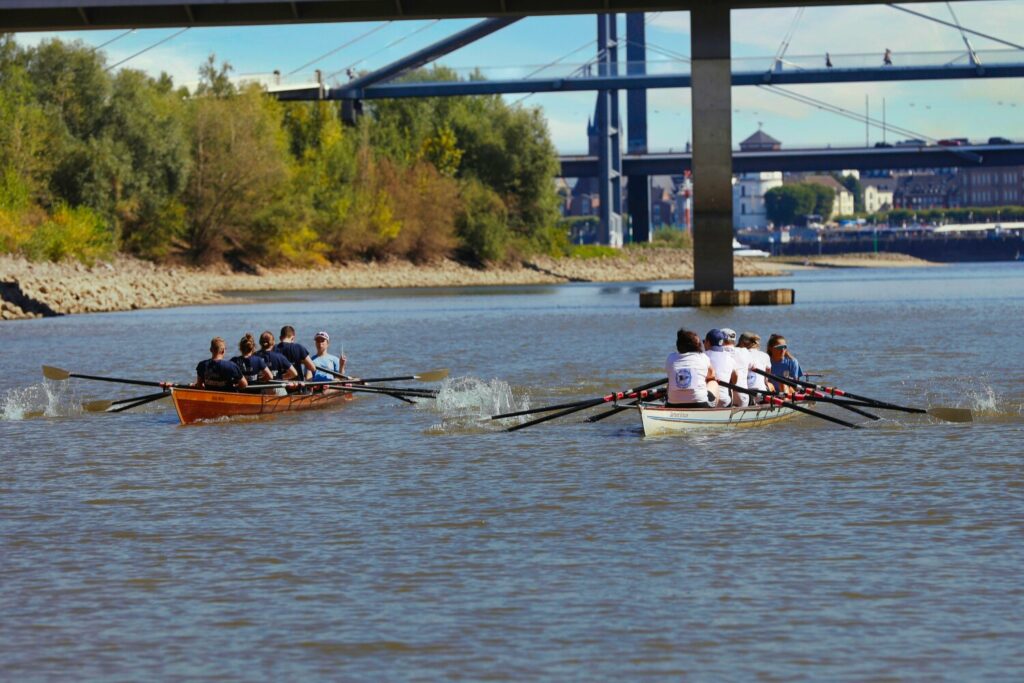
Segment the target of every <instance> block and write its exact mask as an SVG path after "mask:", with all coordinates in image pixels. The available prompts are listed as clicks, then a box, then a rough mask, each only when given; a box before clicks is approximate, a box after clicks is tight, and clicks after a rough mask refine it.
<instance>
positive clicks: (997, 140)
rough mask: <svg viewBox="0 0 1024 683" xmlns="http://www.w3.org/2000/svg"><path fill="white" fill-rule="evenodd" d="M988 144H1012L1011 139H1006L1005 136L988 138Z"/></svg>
mask: <svg viewBox="0 0 1024 683" xmlns="http://www.w3.org/2000/svg"><path fill="white" fill-rule="evenodd" d="M988 144H990V145H1012V144H1013V140H1007V139H1006V138H1000V137H994V138H989V139H988Z"/></svg>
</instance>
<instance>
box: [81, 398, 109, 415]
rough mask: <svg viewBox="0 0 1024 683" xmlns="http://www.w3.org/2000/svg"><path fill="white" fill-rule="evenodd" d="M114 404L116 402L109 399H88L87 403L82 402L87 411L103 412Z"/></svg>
mask: <svg viewBox="0 0 1024 683" xmlns="http://www.w3.org/2000/svg"><path fill="white" fill-rule="evenodd" d="M112 405H114V402H113V401H107V400H103V401H86V402H85V403H83V404H82V408H83V409H84V410H85V411H86V412H87V413H102V412H103V411H105V410H106V409H107V408H109V407H110V406H112Z"/></svg>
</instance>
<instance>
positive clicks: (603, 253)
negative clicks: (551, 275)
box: [569, 244, 622, 259]
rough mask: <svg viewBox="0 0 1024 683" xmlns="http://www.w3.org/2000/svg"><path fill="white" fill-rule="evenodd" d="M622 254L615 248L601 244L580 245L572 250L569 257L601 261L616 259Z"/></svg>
mask: <svg viewBox="0 0 1024 683" xmlns="http://www.w3.org/2000/svg"><path fill="white" fill-rule="evenodd" d="M621 253H622V252H620V251H619V250H618V249H616V248H615V247H605V246H602V245H600V244H578V245H575V246H573V247H572V248H571V250H570V251H569V256H570V257H572V258H578V259H601V258H615V257H616V256H620V255H621Z"/></svg>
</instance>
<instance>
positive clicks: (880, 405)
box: [754, 369, 928, 414]
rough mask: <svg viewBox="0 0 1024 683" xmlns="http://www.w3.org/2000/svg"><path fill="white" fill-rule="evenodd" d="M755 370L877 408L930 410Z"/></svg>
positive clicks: (770, 377) (778, 380) (786, 382)
mask: <svg viewBox="0 0 1024 683" xmlns="http://www.w3.org/2000/svg"><path fill="white" fill-rule="evenodd" d="M754 372H756V373H757V374H759V375H762V376H764V377H767V378H768V379H770V380H773V381H776V382H781V383H782V384H788V385H789V386H791V387H795V388H798V389H799V388H800V387H804V388H807V389H813V390H815V391H820V392H822V393H823V394H831V395H832V396H833V397H835V396H845V397H848V398H852V399H855V400H858V401H864V402H865V403H869V404H870V405H871V406H872V407H875V408H886V409H888V410H898V411H901V412H904V413H920V414H924V413H927V412H928V411H927V410H925V409H923V408H910V407H908V406H901V405H896V404H895V403H889V402H888V401H880V400H878V399H876V398H870V397H868V396H861V395H859V394H851V393H850V392H849V391H846V390H844V389H835V388H833V387H825V386H821V385H820V384H815V383H814V382H805V381H803V380H799V379H789V378H787V377H779V376H778V375H773V374H772V373H770V372H765V371H764V370H757V369H755V370H754Z"/></svg>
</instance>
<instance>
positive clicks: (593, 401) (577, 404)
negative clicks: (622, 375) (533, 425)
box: [491, 379, 668, 424]
mask: <svg viewBox="0 0 1024 683" xmlns="http://www.w3.org/2000/svg"><path fill="white" fill-rule="evenodd" d="M667 383H668V380H667V379H659V380H657V381H654V382H649V383H648V384H644V385H643V386H639V387H634V388H632V389H629V390H628V391H620V392H617V393H614V394H606V395H605V396H602V397H600V398H588V399H585V400H582V401H571V402H569V403H559V404H556V405H551V406H542V407H540V408H528V409H526V410H517V411H515V412H514V413H502V414H501V415H492V416H491V419H492V420H502V419H504V418H506V417H519V416H521V415H532V414H534V413H547V412H551V411H552V410H564V409H568V408H589V407H590V406H592V405H600V404H601V403H611V402H612V401H616V400H618V399H620V398H630V397H631V396H630V395H631V394H636V393H637V392H640V391H644V390H646V389H650V388H652V387H656V386H660V385H662V384H667ZM526 424H529V423H526Z"/></svg>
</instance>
